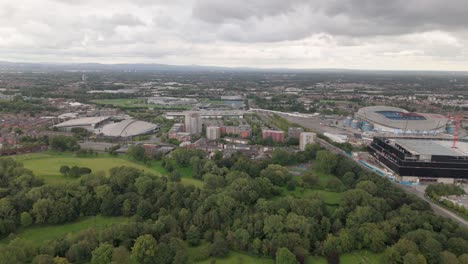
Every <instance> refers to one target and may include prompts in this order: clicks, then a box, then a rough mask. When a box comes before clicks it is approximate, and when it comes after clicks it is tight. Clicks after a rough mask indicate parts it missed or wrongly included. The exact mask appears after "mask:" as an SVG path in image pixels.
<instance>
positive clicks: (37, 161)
mask: <svg viewBox="0 0 468 264" xmlns="http://www.w3.org/2000/svg"><path fill="white" fill-rule="evenodd" d="M24 156H27V157H24ZM20 157H21V158H19V159H18V160H19V161H21V162H22V163H23V164H24V167H25V168H27V169H30V170H32V171H33V172H34V174H35V175H37V176H38V177H40V178H43V179H44V180H45V181H46V183H64V182H69V181H74V180H75V179H74V178H71V177H65V176H63V175H62V174H60V171H59V170H60V167H61V166H62V165H67V166H70V167H72V166H78V167H88V168H90V169H91V170H92V171H93V172H99V171H102V172H105V173H106V174H107V173H108V172H109V170H110V169H111V168H114V167H120V166H128V167H134V168H136V169H139V170H143V171H147V172H152V173H155V174H158V175H161V174H160V173H158V172H157V171H156V170H154V169H152V168H150V167H146V166H144V165H141V164H137V163H135V162H132V161H129V160H127V159H123V158H119V157H108V156H104V157H100V156H97V157H93V158H82V157H73V156H57V155H55V154H52V155H47V154H42V153H38V154H36V153H35V154H26V155H21V156H20Z"/></svg>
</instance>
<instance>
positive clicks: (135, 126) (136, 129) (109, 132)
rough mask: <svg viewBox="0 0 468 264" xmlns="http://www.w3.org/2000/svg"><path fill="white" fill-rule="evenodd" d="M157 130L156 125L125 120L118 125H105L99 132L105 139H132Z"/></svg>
mask: <svg viewBox="0 0 468 264" xmlns="http://www.w3.org/2000/svg"><path fill="white" fill-rule="evenodd" d="M157 128H159V126H158V125H155V124H151V123H148V122H144V121H140V120H135V119H126V120H123V121H121V122H118V123H113V124H108V125H105V126H104V127H103V128H102V130H101V132H102V134H103V135H104V136H106V137H133V136H138V135H144V134H147V133H151V132H152V131H154V130H155V129H157Z"/></svg>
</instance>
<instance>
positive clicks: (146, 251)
mask: <svg viewBox="0 0 468 264" xmlns="http://www.w3.org/2000/svg"><path fill="white" fill-rule="evenodd" d="M157 252H158V244H157V242H156V239H154V237H153V236H151V235H142V236H139V237H138V238H137V239H136V241H135V244H134V245H133V247H132V254H131V259H132V260H133V261H134V262H135V263H138V264H153V263H154V259H155V257H156V254H157Z"/></svg>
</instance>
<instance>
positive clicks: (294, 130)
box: [288, 127, 304, 139]
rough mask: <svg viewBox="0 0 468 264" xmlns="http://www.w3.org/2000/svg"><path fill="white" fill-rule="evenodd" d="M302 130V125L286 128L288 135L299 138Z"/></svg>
mask: <svg viewBox="0 0 468 264" xmlns="http://www.w3.org/2000/svg"><path fill="white" fill-rule="evenodd" d="M302 132H304V129H303V128H302V127H290V128H288V137H289V138H295V139H299V136H300V135H301V133H302Z"/></svg>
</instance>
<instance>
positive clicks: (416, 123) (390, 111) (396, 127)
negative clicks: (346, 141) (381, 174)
mask: <svg viewBox="0 0 468 264" xmlns="http://www.w3.org/2000/svg"><path fill="white" fill-rule="evenodd" d="M356 118H358V119H360V120H361V121H364V122H368V123H371V124H373V125H374V130H376V131H381V132H391V133H406V134H435V133H442V132H445V131H446V126H447V123H448V121H449V119H448V118H447V117H445V116H443V115H438V114H425V113H412V112H408V111H406V110H404V109H401V108H397V107H390V106H370V107H364V108H361V109H359V111H358V112H357V114H356Z"/></svg>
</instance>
